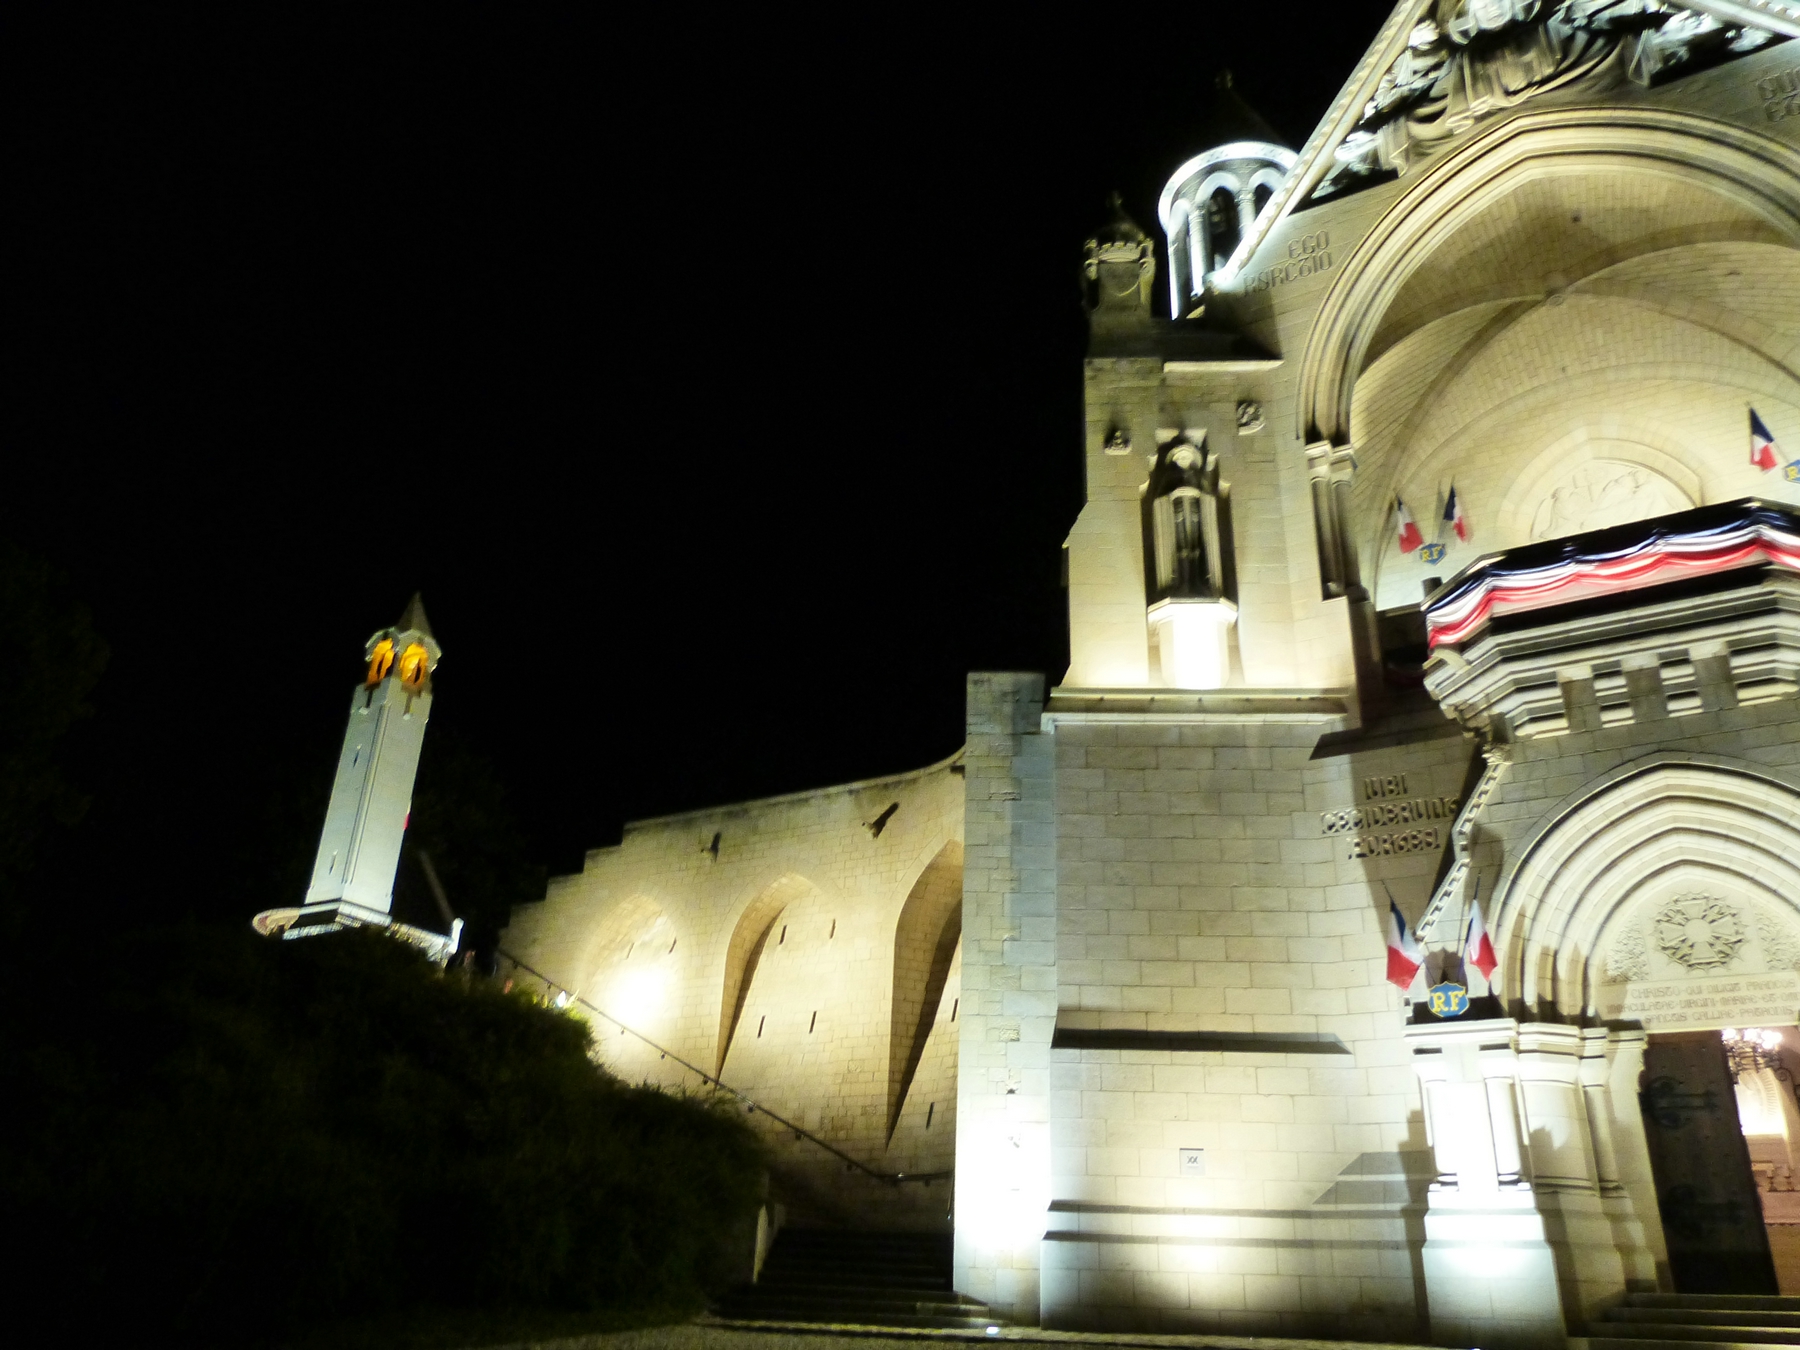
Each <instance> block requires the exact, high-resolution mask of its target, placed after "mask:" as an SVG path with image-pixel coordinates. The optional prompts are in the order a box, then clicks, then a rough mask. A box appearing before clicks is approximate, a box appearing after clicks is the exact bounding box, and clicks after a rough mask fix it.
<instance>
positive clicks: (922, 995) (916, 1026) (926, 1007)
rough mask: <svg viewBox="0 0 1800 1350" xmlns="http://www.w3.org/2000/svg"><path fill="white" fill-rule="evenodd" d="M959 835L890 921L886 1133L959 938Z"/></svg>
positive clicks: (927, 1030)
mask: <svg viewBox="0 0 1800 1350" xmlns="http://www.w3.org/2000/svg"><path fill="white" fill-rule="evenodd" d="M962 881H963V846H962V841H961V840H958V839H952V840H951V841H950V842H949V843H947V844H945V845H944V846H943V847H942V848H941V849H939V850H938V852H937V855H936V856H935V857H934V858H932V860H931V861H930V862H929V863H927V864H926V865H925V868H924V870H923V871H922V872H920V873H919V876H918V879H917V880H916V881H914V882H913V885H912V890H911V891H909V892H908V893H907V897H906V903H905V904H903V905H902V906H901V907H900V916H899V918H898V919H897V920H896V922H895V924H894V983H893V996H892V1004H891V1013H890V1024H889V1031H888V1093H887V1129H888V1135H889V1137H890V1138H891V1137H892V1135H893V1132H894V1126H895V1124H896V1123H897V1122H898V1121H899V1119H900V1108H901V1106H902V1105H903V1104H904V1103H905V1101H906V1090H907V1088H909V1087H910V1086H911V1085H912V1080H913V1075H914V1074H915V1073H917V1072H918V1068H919V1057H920V1056H921V1055H923V1054H924V1053H925V1041H926V1038H927V1037H928V1036H929V1035H930V1034H931V1026H932V1023H933V1022H935V1021H936V1020H937V1010H938V1001H939V1000H940V999H941V998H942V997H943V994H944V982H945V981H946V980H947V979H948V978H949V975H950V964H951V962H952V961H953V960H954V959H955V956H956V948H957V944H958V943H959V942H961V941H962Z"/></svg>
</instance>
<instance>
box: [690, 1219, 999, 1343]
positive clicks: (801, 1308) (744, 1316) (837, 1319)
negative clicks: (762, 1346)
mask: <svg viewBox="0 0 1800 1350" xmlns="http://www.w3.org/2000/svg"><path fill="white" fill-rule="evenodd" d="M950 1282H951V1262H950V1240H949V1238H948V1236H946V1235H942V1234H932V1233H849V1232H840V1231H835V1230H822V1229H787V1230H784V1231H783V1232H782V1234H781V1235H780V1236H779V1237H778V1238H777V1239H776V1240H775V1246H774V1249H773V1250H772V1251H770V1253H769V1256H768V1259H767V1261H765V1262H764V1263H763V1268H762V1275H761V1277H760V1278H759V1279H758V1280H757V1282H756V1283H755V1284H753V1285H746V1286H743V1287H740V1288H738V1289H735V1290H733V1291H732V1292H731V1293H729V1294H727V1295H726V1296H725V1297H724V1298H723V1299H721V1300H720V1302H719V1304H718V1309H717V1313H716V1315H717V1316H718V1317H719V1318H721V1319H723V1320H726V1321H742V1322H755V1323H759V1324H761V1325H764V1326H767V1325H769V1324H771V1323H795V1324H820V1323H825V1324H831V1325H838V1326H884V1327H908V1328H914V1329H924V1328H934V1329H938V1330H983V1331H985V1330H986V1329H987V1328H988V1327H990V1326H994V1325H997V1319H996V1318H995V1317H994V1316H993V1314H992V1313H991V1312H990V1311H989V1309H988V1307H987V1305H986V1304H984V1303H981V1302H979V1301H977V1300H975V1299H972V1298H968V1297H965V1296H964V1295H962V1294H958V1293H956V1292H955V1291H954V1290H953V1289H952V1288H951V1287H950Z"/></svg>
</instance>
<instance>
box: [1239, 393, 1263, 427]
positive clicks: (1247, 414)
mask: <svg viewBox="0 0 1800 1350" xmlns="http://www.w3.org/2000/svg"><path fill="white" fill-rule="evenodd" d="M1237 425H1238V433H1239V434H1240V435H1243V436H1254V435H1255V434H1256V433H1257V432H1259V431H1261V430H1262V429H1263V410H1262V404H1260V403H1258V402H1257V401H1256V400H1255V399H1253V398H1246V399H1240V400H1239V401H1238V405H1237Z"/></svg>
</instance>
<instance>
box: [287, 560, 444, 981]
mask: <svg viewBox="0 0 1800 1350" xmlns="http://www.w3.org/2000/svg"><path fill="white" fill-rule="evenodd" d="M364 655H365V656H366V657H367V659H368V663H369V664H368V674H367V675H366V677H365V678H364V680H363V682H362V683H361V684H360V685H358V686H357V688H356V691H355V693H354V694H353V695H352V696H351V699H350V724H349V727H348V728H347V729H346V730H345V732H344V747H343V750H342V752H341V753H340V754H339V756H338V767H337V777H336V780H335V781H334V782H333V784H332V788H331V805H330V806H329V807H328V808H327V810H326V812H325V828H324V830H323V831H322V832H321V833H320V836H319V852H318V856H317V857H316V858H315V859H314V861H313V871H312V882H311V884H310V885H309V886H308V887H307V891H306V902H305V904H304V905H303V906H302V907H301V908H300V909H298V910H286V911H270V912H269V913H268V914H266V915H259V916H258V922H257V927H258V928H259V929H260V930H262V931H265V932H270V933H275V932H279V933H280V934H281V936H283V937H289V938H294V937H306V936H310V935H312V934H314V933H323V932H330V931H332V930H333V929H337V928H354V927H360V926H363V925H375V926H379V927H392V928H395V929H405V930H407V931H405V933H404V934H403V935H404V936H407V937H410V938H414V939H415V940H418V941H420V942H421V944H422V945H426V946H432V947H435V946H438V945H442V944H443V943H444V941H445V939H444V938H442V937H439V936H438V935H437V934H426V933H423V932H419V933H416V934H415V933H414V932H413V931H411V930H409V929H407V926H406V925H403V924H395V923H394V922H393V919H392V917H391V914H390V912H389V911H390V910H391V908H392V905H393V899H394V872H395V869H396V868H397V867H398V866H399V863H400V845H401V843H402V842H403V840H404V839H405V837H406V826H407V822H408V820H409V818H410V816H411V813H412V794H413V779H414V777H415V776H416V775H417V773H418V768H419V750H420V748H421V746H422V745H423V744H424V740H425V724H426V722H427V721H429V720H430V717H431V675H432V672H433V671H434V670H435V669H436V668H437V663H438V660H439V658H440V657H441V656H442V655H443V651H442V649H441V648H440V647H439V646H438V643H437V639H436V638H434V637H433V636H432V633H431V626H430V624H429V623H427V622H426V619H425V606H424V605H423V603H421V601H420V599H419V597H418V596H416V595H415V596H414V597H413V598H412V602H411V603H410V604H408V605H407V607H406V612H405V613H404V614H402V615H401V616H400V621H399V622H398V623H396V624H395V625H394V626H393V627H391V628H384V629H382V630H381V631H380V632H378V633H376V634H375V635H374V636H373V637H371V638H370V639H369V641H368V645H367V647H366V649H365V652H364ZM290 916H291V917H290ZM283 920H287V922H285V923H284V922H283ZM455 926H459V925H453V927H455ZM456 937H457V934H456V933H454V932H452V933H451V934H450V935H449V946H448V948H446V950H445V951H444V952H443V953H441V955H444V956H447V955H448V954H449V951H450V950H453V949H454V946H455V940H456Z"/></svg>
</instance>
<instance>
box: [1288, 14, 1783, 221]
mask: <svg viewBox="0 0 1800 1350" xmlns="http://www.w3.org/2000/svg"><path fill="white" fill-rule="evenodd" d="M1775 41H1778V39H1777V37H1776V36H1775V35H1774V34H1773V33H1768V32H1764V31H1763V30H1762V29H1759V28H1748V27H1732V26H1729V25H1726V24H1722V23H1720V22H1719V20H1717V19H1715V18H1713V17H1712V16H1711V15H1709V14H1701V13H1699V12H1697V11H1695V10H1691V9H1681V8H1679V7H1677V6H1674V5H1667V4H1662V3H1659V0H1437V3H1436V4H1434V5H1433V6H1432V7H1431V9H1430V11H1429V15H1428V17H1427V18H1425V19H1423V20H1422V21H1420V22H1419V23H1418V24H1416V25H1415V26H1414V28H1413V30H1412V33H1411V35H1410V36H1409V38H1408V41H1407V46H1406V50H1404V51H1403V52H1401V53H1400V55H1399V57H1398V58H1397V59H1396V60H1395V61H1394V63H1393V65H1391V66H1390V67H1389V68H1388V70H1387V72H1386V73H1385V74H1384V75H1383V76H1382V77H1381V82H1380V84H1378V85H1377V86H1376V89H1375V95H1374V97H1373V98H1371V99H1370V100H1369V101H1368V103H1367V104H1366V105H1365V106H1364V108H1363V115H1362V118H1361V119H1360V120H1359V121H1358V122H1357V124H1356V126H1355V127H1354V128H1353V129H1352V130H1351V131H1350V133H1349V134H1348V135H1347V136H1345V138H1344V139H1343V141H1342V142H1341V143H1340V144H1339V145H1338V147H1337V149H1336V151H1335V152H1334V155H1335V158H1336V161H1337V163H1336V164H1335V166H1334V167H1333V168H1332V170H1331V172H1330V173H1328V174H1327V175H1326V176H1325V179H1324V181H1323V182H1321V183H1320V184H1319V186H1318V187H1317V188H1316V189H1315V190H1314V192H1313V196H1314V197H1315V198H1319V197H1327V196H1332V195H1334V194H1337V193H1342V192H1345V191H1349V190H1352V189H1354V188H1356V187H1360V186H1364V185H1366V184H1368V183H1370V182H1373V181H1376V180H1377V179H1379V178H1382V177H1385V176H1386V175H1388V174H1393V173H1401V174H1403V173H1405V172H1406V171H1407V170H1408V169H1410V168H1412V167H1414V166H1415V165H1417V164H1418V162H1419V161H1420V160H1423V159H1426V158H1428V157H1430V156H1431V155H1432V154H1433V153H1435V152H1436V151H1437V150H1439V149H1441V148H1442V146H1443V145H1444V144H1445V143H1446V142H1447V141H1449V140H1450V138H1451V137H1453V136H1456V135H1458V134H1460V133H1461V132H1463V131H1466V130H1468V129H1469V128H1470V127H1471V126H1473V125H1474V124H1475V123H1476V122H1478V121H1480V120H1481V119H1482V118H1484V117H1489V116H1491V115H1493V114H1494V113H1498V112H1502V111H1504V110H1505V109H1507V108H1512V107H1516V106H1517V105H1518V104H1520V103H1523V102H1525V101H1526V100H1527V99H1530V98H1533V97H1535V96H1536V95H1538V94H1543V93H1547V92H1549V91H1550V90H1553V89H1560V88H1564V87H1567V86H1570V85H1575V84H1577V83H1582V84H1593V85H1605V84H1607V83H1611V82H1616V81H1618V80H1621V79H1629V80H1632V81H1633V82H1635V83H1637V84H1640V85H1649V84H1653V83H1655V82H1657V81H1658V80H1660V79H1665V78H1668V77H1670V76H1672V75H1676V74H1684V73H1687V72H1688V71H1691V70H1697V69H1701V68H1703V67H1705V66H1709V65H1713V64H1716V63H1717V62H1719V61H1724V60H1730V59H1731V58H1733V57H1736V56H1741V55H1744V54H1746V53H1749V52H1753V51H1757V50H1759V49H1760V48H1763V47H1766V46H1768V45H1769V44H1770V43H1772V42H1775Z"/></svg>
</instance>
